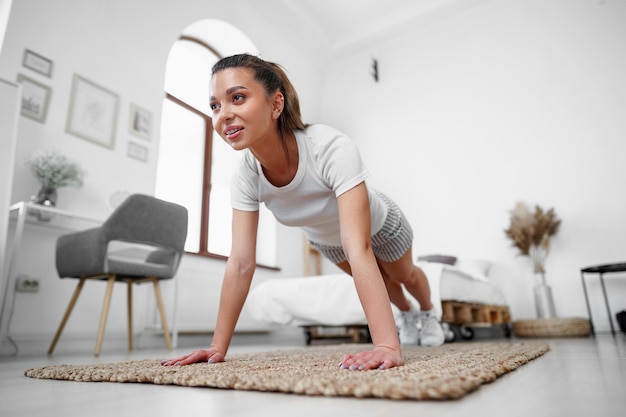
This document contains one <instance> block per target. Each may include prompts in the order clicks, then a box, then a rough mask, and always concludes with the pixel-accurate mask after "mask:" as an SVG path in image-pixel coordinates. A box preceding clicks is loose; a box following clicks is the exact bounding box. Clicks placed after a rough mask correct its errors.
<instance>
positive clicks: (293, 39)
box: [0, 0, 321, 348]
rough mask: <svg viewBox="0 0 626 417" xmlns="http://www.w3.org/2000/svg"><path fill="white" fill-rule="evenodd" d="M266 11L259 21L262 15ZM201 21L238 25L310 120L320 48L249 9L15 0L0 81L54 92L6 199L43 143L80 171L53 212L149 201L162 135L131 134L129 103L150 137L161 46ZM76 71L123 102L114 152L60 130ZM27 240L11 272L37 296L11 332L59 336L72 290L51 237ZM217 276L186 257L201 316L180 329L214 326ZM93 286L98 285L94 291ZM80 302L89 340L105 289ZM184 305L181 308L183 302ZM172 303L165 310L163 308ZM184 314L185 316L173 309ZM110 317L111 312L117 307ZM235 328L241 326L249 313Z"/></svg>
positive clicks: (24, 127) (164, 51) (112, 324)
mask: <svg viewBox="0 0 626 417" xmlns="http://www.w3.org/2000/svg"><path fill="white" fill-rule="evenodd" d="M265 14H267V17H263V16H264V15H265ZM234 17H236V19H235V18H234ZM206 18H216V19H223V20H225V21H227V22H229V23H232V24H234V25H235V26H237V27H239V28H240V29H241V30H243V31H244V32H245V33H246V34H247V35H248V37H250V38H251V39H253V40H254V42H255V44H256V46H257V47H258V49H259V50H260V51H261V52H262V54H263V55H264V56H265V57H266V58H268V59H271V60H275V61H279V62H282V63H283V64H284V65H285V66H286V67H287V68H288V69H289V72H290V74H291V76H292V77H293V81H294V83H295V84H296V87H297V88H298V89H299V92H300V95H301V96H302V98H303V101H304V102H305V103H309V104H308V105H307V104H304V105H303V109H302V110H303V113H304V114H305V115H306V117H307V118H314V117H315V113H314V112H315V109H316V108H317V102H318V101H319V99H318V96H319V92H318V91H319V89H318V88H316V86H319V84H320V79H321V72H320V68H319V67H318V65H319V64H318V63H317V62H316V60H315V53H313V54H312V55H306V54H303V53H302V51H301V49H300V48H303V50H309V51H315V50H316V46H315V45H314V44H310V45H309V44H308V42H309V39H307V38H306V37H299V36H297V35H294V36H289V37H285V36H284V34H283V32H282V30H283V29H284V26H282V25H280V21H278V20H276V17H274V16H273V15H272V13H270V12H269V11H267V10H266V9H265V8H263V7H261V6H259V5H258V4H256V3H255V2H254V1H249V0H239V1H235V2H217V1H197V0H180V1H176V2H174V1H165V0H157V1H154V0H133V1H131V2H128V1H122V0H110V1H106V2H102V1H100V0H60V1H54V2H50V1H47V0H20V1H18V2H15V3H14V4H13V7H12V10H11V17H10V19H9V21H8V25H7V31H6V36H5V39H4V47H3V50H2V55H1V56H0V77H3V78H6V79H9V80H15V79H16V77H17V74H18V73H24V74H25V75H28V76H29V77H32V78H34V79H36V80H38V81H40V82H42V83H43V84H45V85H48V86H50V87H51V88H52V90H53V93H52V100H51V104H50V109H49V112H48V117H47V121H46V123H44V124H42V123H38V122H36V121H33V120H31V119H27V118H23V117H22V118H21V119H20V121H19V133H18V145H17V157H16V161H15V172H14V178H15V180H14V187H13V193H12V201H13V202H15V201H20V200H27V199H29V198H30V196H31V195H32V194H33V193H35V192H36V191H37V189H38V184H37V182H36V181H35V179H34V178H32V176H31V175H30V174H29V173H28V172H27V171H26V169H25V167H24V165H23V160H24V158H26V157H27V156H28V155H29V154H31V153H32V152H33V151H35V150H37V149H39V148H43V147H45V148H54V149H58V150H60V151H61V152H62V153H63V154H65V155H66V156H68V157H69V158H71V159H74V160H77V161H80V163H81V165H82V166H83V167H84V168H85V170H86V171H87V177H86V179H85V185H84V186H83V187H82V188H81V189H73V188H64V189H61V190H60V192H59V202H58V207H59V208H61V209H66V210H71V211H75V212H78V213H84V214H88V215H90V216H93V217H96V218H105V217H106V216H107V215H108V214H109V209H108V207H107V205H106V203H105V200H106V198H107V197H108V196H109V195H110V194H111V193H113V192H114V191H116V190H127V191H130V192H142V193H147V194H152V193H153V191H154V184H155V170H156V162H157V154H158V150H159V148H158V144H159V141H158V137H154V138H153V139H152V140H151V141H150V142H146V141H144V140H143V139H141V138H135V137H133V136H132V135H131V134H130V133H129V132H128V128H127V126H128V113H129V106H130V103H131V102H134V103H136V104H138V105H140V106H142V107H145V108H147V109H149V110H151V111H152V112H153V114H154V116H155V127H156V129H155V130H156V131H157V132H158V126H159V118H160V111H161V100H162V97H163V94H164V93H163V77H164V70H165V62H166V59H167V56H168V53H169V49H170V47H171V45H172V43H173V42H174V41H175V40H176V39H177V38H178V37H179V35H180V33H181V32H182V30H183V29H184V28H185V27H187V26H188V25H189V24H191V23H193V22H195V21H197V20H200V19H206ZM3 34H4V33H3ZM307 36H308V35H307ZM25 48H28V49H31V50H33V51H35V52H37V53H39V54H41V55H43V56H45V57H47V58H49V59H51V60H52V61H53V62H54V73H53V76H52V77H51V78H47V77H45V76H42V75H39V74H37V73H34V72H32V71H29V70H28V69H26V68H23V67H22V66H21V62H22V55H23V51H24V49H25ZM74 73H77V74H79V75H81V76H83V77H85V78H88V79H90V80H92V81H94V82H96V83H98V84H100V85H101V86H103V87H105V88H107V89H110V90H111V91H113V92H115V93H117V94H119V96H120V105H121V106H120V111H119V114H118V124H117V129H116V143H115V149H113V150H110V149H106V148H103V147H100V146H97V145H94V144H93V143H91V142H87V141H85V140H82V139H80V138H78V137H75V136H72V135H70V134H68V133H66V132H65V123H66V117H67V112H68V106H69V99H70V88H71V80H72V76H73V74H74ZM130 141H134V142H137V143H139V144H142V145H144V146H148V147H149V161H148V163H142V162H138V161H136V160H134V159H131V158H128V157H127V155H126V149H127V144H128V142H130ZM278 233H279V239H280V242H279V248H278V251H279V253H285V252H289V248H291V247H293V246H294V243H293V242H297V243H296V244H295V245H300V243H301V235H300V234H299V233H298V232H297V231H293V230H286V229H284V228H280V230H279V232H278ZM27 234H31V235H30V236H28V235H27V236H25V240H24V242H25V243H24V245H22V253H26V254H27V255H25V256H24V255H23V256H21V259H20V263H19V265H18V270H17V273H18V274H20V273H27V274H30V275H33V276H37V277H40V278H41V279H42V290H41V291H40V292H39V293H38V294H18V298H17V303H16V310H15V314H14V317H13V323H12V326H11V330H12V332H13V333H15V334H17V335H19V334H29V335H30V334H41V333H47V334H46V337H48V335H51V334H52V333H53V332H54V330H56V326H57V325H58V323H59V321H60V319H61V314H62V310H63V309H64V308H65V305H66V303H67V302H68V301H69V298H70V295H71V292H72V291H73V288H74V286H75V285H76V282H75V281H74V280H59V279H58V278H57V277H56V272H55V270H54V263H53V258H52V257H51V253H52V251H53V247H54V246H53V245H54V241H55V239H56V236H57V235H58V233H57V234H48V233H46V232H41V231H35V229H32V228H27ZM35 254H37V255H36V256H35ZM39 254H41V256H39ZM297 255H300V252H298V253H297V254H296V255H295V256H284V258H283V260H282V261H281V263H280V266H281V268H282V270H281V271H280V272H274V271H268V270H263V269H260V270H259V271H258V273H257V278H266V277H271V276H281V275H292V276H293V275H297V274H301V273H302V263H301V255H300V257H298V256H297ZM223 268H224V262H223V261H216V260H209V259H204V258H197V257H188V258H186V259H184V260H183V262H182V266H181V270H180V273H179V279H180V280H181V287H182V289H181V292H182V293H183V294H184V291H185V288H188V286H189V285H191V286H192V287H195V285H196V284H197V285H198V288H202V291H204V293H202V294H203V295H204V296H205V297H206V298H205V306H206V308H205V310H204V311H203V312H200V313H198V314H194V312H186V311H181V327H182V328H185V327H188V326H187V325H186V323H185V322H184V321H185V320H189V327H198V326H202V324H203V323H204V324H205V326H204V328H205V329H210V328H211V327H212V326H213V322H214V320H215V312H216V308H217V299H218V294H219V287H220V282H221V281H220V278H221V275H222V272H223ZM92 285H95V286H96V287H98V286H97V284H92ZM87 286H89V285H87ZM87 286H86V287H87ZM165 289H166V291H169V294H171V292H172V289H171V287H170V288H168V286H167V285H166V286H165ZM148 291H149V289H147V290H143V291H140V292H139V293H140V295H139V296H138V298H139V302H138V307H137V309H138V310H139V311H143V310H144V306H145V301H142V300H145V299H146V297H152V296H151V294H150V293H149V292H148ZM192 292H193V290H192ZM142 295H145V297H142ZM82 297H84V298H85V300H79V305H77V307H76V310H75V312H74V313H73V317H74V316H75V317H82V319H80V320H79V319H77V318H73V319H71V320H70V322H69V323H68V325H67V330H66V331H67V332H68V333H78V334H82V333H84V334H89V335H92V334H93V331H94V330H93V329H94V328H95V326H97V319H98V317H99V314H100V308H101V300H102V297H103V289H102V288H96V289H95V290H90V291H88V293H87V294H85V295H83V296H82ZM114 297H115V299H114V301H113V302H114V303H122V302H123V299H124V297H125V295H124V291H123V290H122V289H117V291H115V292H114ZM166 297H167V295H166ZM148 299H149V298H148ZM142 303H143V304H142ZM180 304H181V306H185V301H184V300H182V301H181V303H180ZM169 305H170V307H171V303H169ZM120 306H123V304H120ZM181 310H184V308H183V307H181ZM114 311H117V309H115V308H114ZM138 315H139V313H138ZM124 320H125V319H124V314H123V309H120V310H119V311H118V312H117V313H112V317H111V318H110V320H109V323H108V325H107V334H109V333H115V332H119V333H120V334H122V333H123V332H124V331H125V330H124V329H125V321H124ZM138 320H140V319H139V318H138ZM140 326H141V323H138V324H136V328H140ZM242 327H246V324H245V317H244V320H243V323H242ZM59 348H62V346H61V345H60V346H59Z"/></svg>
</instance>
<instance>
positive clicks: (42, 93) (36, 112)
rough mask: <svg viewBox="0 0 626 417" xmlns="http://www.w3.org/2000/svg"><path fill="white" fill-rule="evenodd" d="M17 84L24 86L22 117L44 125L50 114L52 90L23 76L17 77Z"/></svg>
mask: <svg viewBox="0 0 626 417" xmlns="http://www.w3.org/2000/svg"><path fill="white" fill-rule="evenodd" d="M17 82H18V83H19V84H21V85H22V103H21V114H22V116H26V117H28V118H30V119H33V120H37V121H38V122H41V123H44V122H45V121H46V115H47V114H48V106H49V105H50V96H51V95H52V89H51V88H50V87H48V86H46V85H43V84H41V83H40V82H37V81H35V80H33V79H30V78H28V77H26V76H25V75H23V74H18V75H17Z"/></svg>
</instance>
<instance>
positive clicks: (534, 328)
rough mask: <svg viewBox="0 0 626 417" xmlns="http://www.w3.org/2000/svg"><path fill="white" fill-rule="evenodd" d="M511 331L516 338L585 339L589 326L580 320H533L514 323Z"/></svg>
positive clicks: (583, 320)
mask: <svg viewBox="0 0 626 417" xmlns="http://www.w3.org/2000/svg"><path fill="white" fill-rule="evenodd" d="M512 330H513V334H515V336H517V337H585V336H589V334H590V333H591V326H590V325H589V320H587V319H581V318H564V319H560V318H554V319H534V320H517V321H514V322H513V326H512Z"/></svg>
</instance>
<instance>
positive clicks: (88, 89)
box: [65, 74, 119, 149]
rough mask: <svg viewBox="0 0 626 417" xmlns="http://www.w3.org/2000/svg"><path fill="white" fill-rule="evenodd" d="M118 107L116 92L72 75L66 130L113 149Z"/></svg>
mask: <svg viewBox="0 0 626 417" xmlns="http://www.w3.org/2000/svg"><path fill="white" fill-rule="evenodd" d="M118 107H119V97H118V95H117V94H115V93H113V92H111V91H109V90H107V89H106V88H103V87H100V86H99V85H98V84H96V83H94V82H92V81H89V80H87V79H85V78H83V77H81V76H80V75H78V74H74V79H73V82H72V93H71V98H70V108H69V113H68V115H67V124H66V126H65V130H66V131H67V132H68V133H71V134H72V135H75V136H78V137H79V138H82V139H86V140H88V141H91V142H93V143H96V144H98V145H101V146H104V147H106V148H111V149H113V147H114V145H115V128H116V124H117V111H118Z"/></svg>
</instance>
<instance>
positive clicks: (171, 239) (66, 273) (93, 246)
mask: <svg viewBox="0 0 626 417" xmlns="http://www.w3.org/2000/svg"><path fill="white" fill-rule="evenodd" d="M186 237H187V209H186V208H185V207H182V206H180V205H178V204H174V203H169V202H166V201H163V200H159V199H157V198H154V197H150V196H147V195H142V194H133V195H131V196H129V197H128V198H127V199H126V200H125V201H124V202H123V203H122V204H121V205H120V206H119V207H118V208H117V209H116V210H115V211H114V212H113V213H112V214H111V216H110V217H109V218H108V219H107V220H106V221H105V222H104V224H103V225H102V226H101V227H97V228H93V229H89V230H85V231H82V232H77V233H72V234H68V235H64V236H61V237H59V239H58V241H57V248H56V267H57V271H58V273H59V276H60V277H61V278H76V279H79V282H78V286H77V287H76V290H75V291H74V295H73V296H72V298H71V300H70V303H69V305H68V306H67V309H66V311H65V315H64V316H63V319H62V320H61V324H60V325H59V328H58V330H57V332H56V334H55V336H54V339H53V340H52V344H51V345H50V348H49V349H48V354H52V352H53V351H54V348H55V346H56V344H57V342H58V340H59V338H60V336H61V333H62V332H63V328H64V327H65V324H66V323H67V320H68V319H69V316H70V314H71V313H72V310H73V308H74V305H75V304H76V300H77V299H78V296H79V295H80V292H81V290H82V288H83V286H84V284H85V282H86V281H87V280H93V279H95V280H106V281H107V288H106V293H105V298H104V305H103V308H102V315H101V317H100V327H99V330H98V339H97V341H96V350H95V355H96V356H98V355H99V354H100V350H101V348H102V339H103V337H104V329H105V326H106V320H107V315H108V311H109V305H110V302H111V294H112V292H113V284H114V283H115V282H116V281H118V282H126V283H127V289H128V349H129V350H132V349H133V331H132V321H133V319H132V285H133V284H139V283H142V282H152V283H153V285H154V293H155V296H156V301H157V306H158V309H159V313H160V315H161V323H162V326H163V332H164V334H165V342H166V344H167V348H168V350H171V349H172V343H171V340H170V335H169V329H168V326H167V319H166V314H165V308H164V306H163V298H162V296H161V290H160V288H159V280H162V279H170V278H172V277H174V275H175V274H176V271H177V270H178V265H179V263H180V260H181V257H182V254H183V252H184V245H185V239H186Z"/></svg>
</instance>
